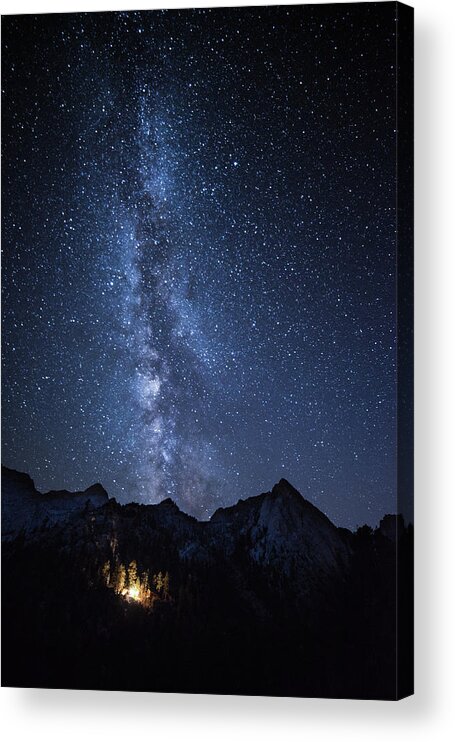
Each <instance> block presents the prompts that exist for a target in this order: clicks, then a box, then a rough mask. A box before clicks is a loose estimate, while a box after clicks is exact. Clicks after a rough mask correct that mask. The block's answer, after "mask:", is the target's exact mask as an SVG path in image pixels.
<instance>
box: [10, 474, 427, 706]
mask: <svg viewBox="0 0 455 742" xmlns="http://www.w3.org/2000/svg"><path fill="white" fill-rule="evenodd" d="M2 493H3V494H2V556H3V559H2V575H3V579H2V584H3V588H2V589H3V622H2V631H3V639H4V641H3V647H4V650H3V661H2V677H3V682H4V684H7V685H18V686H37V687H73V688H95V689H124V690H150V691H173V692H196V693H235V694H254V695H256V694H258V695H259V694H260V695H297V696H330V697H347V698H384V699H395V698H398V697H401V696H403V695H406V694H408V693H409V692H411V690H410V689H411V685H412V666H411V665H412V662H411V658H412V632H411V628H410V627H411V624H412V621H411V615H412V540H413V532H412V526H409V525H408V526H405V524H404V522H403V519H402V517H401V516H399V515H391V514H389V515H386V516H384V518H383V519H382V521H381V523H380V524H379V526H378V528H376V529H372V528H370V527H369V526H363V527H362V528H360V529H358V530H357V531H356V532H351V531H349V530H347V529H344V528H338V527H336V526H335V525H334V524H333V523H332V522H331V521H330V520H329V519H328V518H327V517H326V516H325V515H324V514H323V513H322V512H321V511H320V510H319V509H318V508H316V507H315V506H314V505H313V504H311V503H310V502H309V501H308V500H306V499H305V498H303V497H302V496H301V495H300V494H299V492H298V491H297V490H296V489H295V488H294V487H293V486H292V485H291V484H290V483H289V482H287V481H286V480H285V479H281V480H280V481H279V482H278V484H276V485H275V486H274V487H273V488H272V490H271V491H270V492H266V493H263V494H260V495H258V496H256V497H250V498H248V499H246V500H240V501H239V502H238V503H237V504H235V505H233V506H231V507H226V508H220V509H219V510H217V511H216V512H215V513H214V514H213V515H212V517H211V518H210V520H209V521H203V522H201V521H197V520H196V519H195V518H193V517H191V516H189V515H187V514H185V513H183V512H182V511H181V510H179V508H178V507H177V505H176V504H175V503H174V502H173V501H172V500H170V499H167V500H164V501H162V502H161V503H160V504H158V505H141V504H137V503H130V504H127V505H120V504H119V503H117V502H116V501H115V500H114V499H109V497H108V494H107V493H106V491H105V490H104V489H103V487H102V486H101V485H99V484H96V485H93V486H92V487H90V488H88V489H87V490H85V491H84V492H77V493H69V492H67V491H58V492H49V493H47V494H41V493H39V492H38V491H37V490H36V488H35V486H34V484H33V481H32V480H31V479H30V477H29V476H28V475H26V474H22V473H19V472H16V471H14V470H11V469H6V468H5V467H3V468H2ZM398 609H400V610H398ZM398 634H399V636H400V638H401V641H400V647H399V650H397V635H398Z"/></svg>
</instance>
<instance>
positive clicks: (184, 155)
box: [2, 3, 396, 527]
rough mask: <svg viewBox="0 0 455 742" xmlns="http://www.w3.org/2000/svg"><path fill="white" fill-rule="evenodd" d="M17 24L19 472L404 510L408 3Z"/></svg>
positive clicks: (13, 102) (8, 239)
mask: <svg viewBox="0 0 455 742" xmlns="http://www.w3.org/2000/svg"><path fill="white" fill-rule="evenodd" d="M2 25H3V241H2V242H3V435H2V444H3V463H4V464H6V465H8V466H11V467H14V468H16V469H19V470H22V471H26V472H28V473H29V474H30V475H31V476H32V477H33V478H34V480H35V484H36V486H37V487H38V488H39V489H41V490H42V491H45V490H48V489H51V488H59V489H60V488H63V487H65V488H68V489H83V488H85V487H87V486H89V485H90V484H92V483H93V482H95V481H100V482H102V483H103V485H104V486H105V487H106V489H107V490H108V492H109V495H110V496H114V497H116V498H117V499H118V500H119V501H121V502H127V501H130V500H136V501H140V502H144V503H149V502H150V503H154V502H158V501H160V500H161V499H163V498H164V497H168V496H170V497H172V498H173V499H174V500H175V501H176V502H177V504H178V505H179V506H180V507H181V508H182V509H183V510H185V511H186V512H189V513H191V514H193V515H196V516H197V517H199V518H207V517H208V516H209V515H210V514H211V513H212V512H213V511H214V510H215V509H216V508H217V507H219V506H222V505H228V504H231V503H233V502H236V501H237V500H238V499H239V498H240V497H242V498H246V497H249V496H251V495H256V494H259V493H260V492H263V491H266V490H270V488H271V487H272V486H273V484H274V483H275V482H277V481H278V480H279V479H280V478H281V477H285V478H286V479H288V480H289V481H290V482H291V483H292V484H293V485H294V486H295V487H297V489H299V491H300V492H301V493H302V494H303V495H304V496H305V497H307V498H308V499H310V500H311V501H312V502H313V503H314V504H316V505H317V506H318V507H319V508H321V509H322V510H323V511H324V512H325V513H326V514H327V515H328V516H329V517H330V518H331V519H332V520H333V521H334V522H335V523H336V524H338V525H343V526H348V527H355V526H356V525H358V524H361V523H364V522H367V523H370V524H373V525H374V524H376V523H377V522H378V520H379V519H380V518H381V517H382V515H383V514H384V513H385V512H395V511H396V503H395V497H396V485H395V477H396V457H395V441H396V378H395V371H396V369H395V355H396V349H395V340H396V331H395V321H396V316H395V292H396V281H395V263H396V259H395V258H396V255H395V253H396V249H395V240H396V233H395V223H396V210H395V191H396V184H395V141H396V132H395V126H396V124H395V114H396V111H395V76H396V69H395V43H396V38H395V4H394V3H385V4H384V3H382V4H374V3H369V4H366V5H365V4H362V5H356V4H354V5H326V6H323V5H322V6H291V7H281V8H280V7H266V8H249V9H248V8H244V9H229V10H222V9H217V10H195V11H188V10H186V11H153V12H124V13H98V14H70V15H53V16H51V15H42V16H15V17H6V18H3V24H2Z"/></svg>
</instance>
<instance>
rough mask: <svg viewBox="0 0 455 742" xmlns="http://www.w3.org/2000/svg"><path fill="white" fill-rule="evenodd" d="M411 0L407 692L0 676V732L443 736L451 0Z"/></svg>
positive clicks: (446, 731) (450, 532)
mask: <svg viewBox="0 0 455 742" xmlns="http://www.w3.org/2000/svg"><path fill="white" fill-rule="evenodd" d="M313 1H314V0H313ZM245 4H248V5H258V4H264V3H257V2H248V3H245V2H229V1H227V2H221V3H216V2H206V3H203V2H197V1H196V0H195V1H193V2H169V1H168V2H166V1H165V0H163V2H161V3H160V2H151V0H148V2H140V1H139V0H138V1H133V2H128V0H121V1H120V2H119V0H71V1H70V2H68V3H62V2H55V0H53V1H52V2H51V1H50V0H47V1H46V0H41V1H40V0H35V1H34V0H29V1H28V2H27V1H25V0H12V1H9V0H6V1H3V0H0V8H1V12H2V14H7V13H30V12H56V11H58V12H62V11H81V10H115V9H127V8H130V9H132V8H136V9H138V8H144V9H151V8H156V7H158V8H160V7H167V8H171V7H173V8H176V7H195V6H204V5H205V6H210V5H212V6H214V5H220V6H226V5H245ZM276 4H279V3H276ZM286 4H289V5H290V4H292V3H291V2H289V0H288V2H287V3H286ZM412 4H413V5H414V7H415V10H416V18H415V20H416V37H415V40H416V243H415V244H416V449H415V452H416V499H415V513H416V541H417V544H416V546H417V550H416V552H417V553H416V582H417V595H416V694H415V696H414V697H412V698H410V699H406V700H404V701H401V702H399V703H385V702H377V701H375V702H373V701H371V702H369V701H368V702H366V701H338V700H312V699H287V698H282V699H273V698H246V697H243V698H242V697H231V696H228V697H221V696H182V695H165V694H162V695H161V694H127V693H107V692H86V691H65V690H33V689H29V690H20V689H11V688H2V689H1V691H0V714H1V715H0V724H1V731H2V732H3V739H4V740H7V741H8V742H15V741H16V740H26V739H27V740H28V739H30V740H34V741H37V742H40V741H41V740H46V742H53V740H59V741H60V740H63V742H66V741H68V742H73V740H78V742H84V741H85V740H95V739H96V740H99V741H100V742H101V741H102V742H104V740H109V742H116V740H128V738H130V737H131V738H134V739H140V738H142V739H153V738H155V739H156V738H160V739H164V740H172V739H180V738H183V739H184V740H185V742H189V741H191V740H197V741H198V742H204V741H205V740H210V742H218V741H222V740H230V741H231V740H234V741H235V742H237V741H241V740H253V739H254V740H256V739H259V740H261V742H269V740H276V739H277V738H278V739H279V741H280V742H287V741H288V740H299V741H300V740H304V739H311V741H312V742H313V740H315V741H316V740H318V741H319V740H322V742H325V740H332V739H333V738H335V739H336V740H340V739H341V740H344V739H346V740H350V741H356V740H362V742H363V741H364V740H368V742H370V740H371V741H373V742H374V741H375V740H379V739H381V740H383V739H384V737H386V738H388V739H390V740H391V742H394V740H398V739H400V740H401V741H404V742H407V740H413V742H420V740H425V741H427V740H428V738H430V740H432V741H434V742H436V741H438V742H439V740H446V739H455V713H454V706H455V699H454V692H455V679H454V677H455V652H454V647H455V641H454V633H455V610H454V607H455V599H454V589H455V578H454V569H453V568H454V566H455V560H454V551H455V507H454V501H455V487H454V483H453V480H454V478H455V450H454V435H453V426H454V420H455V409H454V386H455V363H454V355H455V354H454V340H455V338H454V332H453V329H454V320H455V312H454V296H455V288H454V283H455V260H454V252H455V239H454V235H453V232H454V215H455V203H454V198H453V194H454V188H453V180H454V175H455V173H454V168H455V162H454V138H455V116H454V108H455V106H454V98H455V95H454V93H455V90H454V88H455V75H454V73H455V64H454V56H455V55H454V48H455V33H454V20H455V13H454V6H455V2H453V0H414V2H413V3H412ZM6 641H7V639H6ZM450 723H452V726H453V729H452V731H451V732H450Z"/></svg>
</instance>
